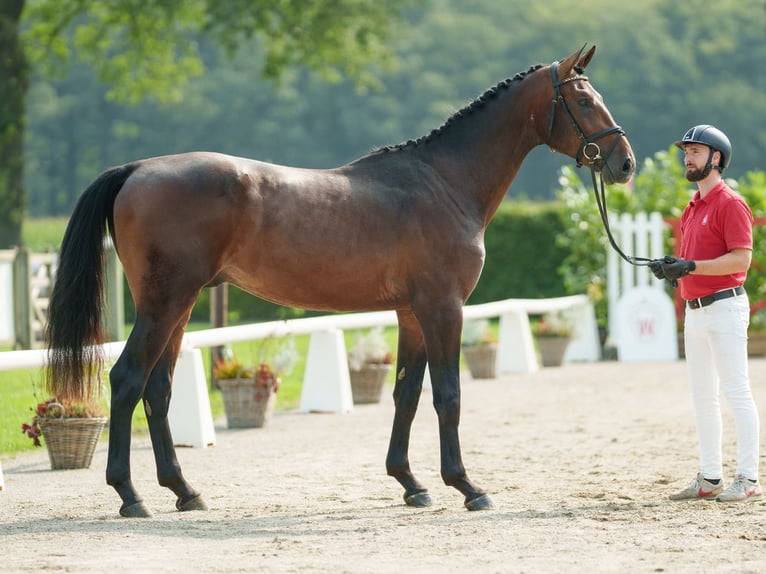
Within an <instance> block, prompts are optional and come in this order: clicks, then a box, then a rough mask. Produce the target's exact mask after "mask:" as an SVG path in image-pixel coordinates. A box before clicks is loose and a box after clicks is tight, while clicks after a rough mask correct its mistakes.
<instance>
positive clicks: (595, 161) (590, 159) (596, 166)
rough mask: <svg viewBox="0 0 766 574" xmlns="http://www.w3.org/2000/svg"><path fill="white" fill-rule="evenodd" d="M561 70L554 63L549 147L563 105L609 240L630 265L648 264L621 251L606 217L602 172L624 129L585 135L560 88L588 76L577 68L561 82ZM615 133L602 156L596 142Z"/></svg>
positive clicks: (552, 69) (581, 163)
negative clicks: (575, 136) (557, 110)
mask: <svg viewBox="0 0 766 574" xmlns="http://www.w3.org/2000/svg"><path fill="white" fill-rule="evenodd" d="M558 69H559V63H558V62H553V63H552V64H551V80H552V81H553V100H552V101H551V113H550V117H549V118H548V146H549V147H551V148H552V147H553V146H551V141H552V138H553V124H554V121H555V120H556V106H558V105H560V106H561V107H562V108H563V109H564V111H565V112H566V114H567V117H568V118H569V121H570V123H571V124H572V127H573V128H574V130H575V132H576V133H577V135H578V137H579V138H580V147H579V148H578V150H577V155H576V156H575V160H576V161H577V167H580V166H581V165H583V159H584V160H585V161H586V162H587V163H588V168H589V169H590V174H591V179H592V180H593V193H594V195H595V196H596V204H597V205H598V212H599V215H600V216H601V222H602V223H603V224H604V229H605V230H606V235H607V237H608V238H609V243H610V245H611V246H612V248H613V249H614V250H615V251H616V252H617V253H618V254H619V255H620V257H622V258H623V259H624V260H625V261H627V262H628V263H630V264H631V265H648V264H649V261H651V259H647V258H645V257H636V256H633V255H625V253H623V251H622V249H620V247H619V246H618V245H617V242H616V241H615V240H614V237H613V236H612V230H611V229H610V227H609V216H608V214H607V207H606V194H605V193H604V177H603V175H602V174H601V170H602V169H603V166H604V165H605V163H606V161H607V160H608V159H609V156H610V155H612V152H613V151H614V148H615V147H617V143H618V142H619V141H620V138H621V137H623V136H624V135H625V130H623V129H622V128H621V127H620V126H612V127H610V128H606V129H603V130H601V131H598V132H596V133H595V134H592V135H589V136H588V135H585V132H583V131H582V128H580V124H578V123H577V119H576V118H575V117H574V114H573V113H572V110H571V109H569V104H567V101H566V99H565V98H564V96H563V95H562V93H561V86H563V85H564V84H567V83H569V82H574V81H575V80H584V81H586V82H587V81H588V76H585V75H583V73H582V69H580V68H575V71H576V72H577V73H576V74H575V75H574V76H569V77H568V78H564V79H563V80H562V79H559V76H558ZM612 134H617V137H615V138H614V141H613V142H612V145H611V147H610V148H609V149H608V150H607V152H606V155H603V156H602V155H601V147H600V146H599V145H598V144H597V143H596V141H598V140H600V139H601V138H605V137H607V136H610V135H612ZM597 171H598V174H599V179H600V180H601V192H600V193H599V187H598V184H597V183H596V172H597Z"/></svg>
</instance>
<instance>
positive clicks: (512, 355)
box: [497, 310, 540, 374]
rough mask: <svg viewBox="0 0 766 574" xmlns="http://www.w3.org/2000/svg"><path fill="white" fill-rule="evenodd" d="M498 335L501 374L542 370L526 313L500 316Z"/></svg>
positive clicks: (514, 312)
mask: <svg viewBox="0 0 766 574" xmlns="http://www.w3.org/2000/svg"><path fill="white" fill-rule="evenodd" d="M498 334H499V337H498V339H499V342H498V347H497V352H498V371H499V372H500V374H505V373H514V372H515V373H534V372H536V371H537V370H538V369H539V368H540V365H539V364H538V362H537V353H536V352H535V342H534V340H533V339H532V330H531V329H530V327H529V315H527V312H526V311H521V310H519V311H511V312H509V313H504V314H503V315H500V325H499V333H498Z"/></svg>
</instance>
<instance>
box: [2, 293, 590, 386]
mask: <svg viewBox="0 0 766 574" xmlns="http://www.w3.org/2000/svg"><path fill="white" fill-rule="evenodd" d="M564 309H573V310H575V311H577V310H579V311H580V313H576V316H577V328H576V332H577V334H576V336H575V339H574V340H573V341H572V343H571V344H570V349H571V351H568V352H567V357H566V359H565V360H568V361H596V360H598V359H600V347H599V346H598V332H597V331H596V324H595V317H593V309H592V306H591V304H590V302H589V301H588V298H587V297H586V296H585V295H572V296H569V297H556V298H552V299H505V300H503V301H494V302H491V303H482V304H479V305H468V306H466V307H464V308H463V317H464V318H465V319H466V320H470V319H481V318H489V317H500V318H501V326H500V344H499V354H500V372H510V371H516V370H517V371H530V370H536V365H530V364H528V363H529V357H526V358H525V357H523V356H522V355H526V354H528V351H529V349H528V348H525V347H528V344H526V343H527V341H525V340H524V339H526V338H527V337H525V333H523V332H520V331H519V330H518V329H517V328H513V326H512V325H510V324H504V320H505V322H508V321H515V322H518V321H519V320H520V321H521V323H522V324H521V325H520V326H521V327H522V328H523V327H524V321H526V329H527V331H528V329H529V322H528V316H529V315H530V314H532V315H535V314H542V313H547V312H552V311H561V310H564ZM396 324H397V321H396V313H395V312H394V311H376V312H371V313H351V314H347V315H325V316H321V317H309V318H306V319H289V320H285V321H270V322H267V323H254V324H250V325H239V326H234V327H220V328H217V329H204V330H201V331H191V332H188V333H186V335H185V336H184V342H183V348H184V349H194V348H205V347H215V346H220V345H226V344H229V343H235V342H239V341H252V340H257V339H267V338H269V337H284V336H290V335H305V334H311V333H317V332H322V331H329V330H333V329H339V330H349V329H365V328H370V327H375V326H384V327H386V326H392V325H396ZM527 334H529V333H527ZM509 337H510V339H509ZM528 343H531V334H529V341H528ZM124 347H125V341H115V342H111V343H106V344H104V345H103V352H104V359H105V360H107V361H113V360H116V359H117V357H119V355H120V353H121V352H122V349H123V348H124ZM514 356H516V360H514ZM525 359H526V360H525ZM532 359H534V354H533V356H532ZM46 361H47V353H46V351H45V350H44V349H32V350H25V351H6V352H3V353H0V371H13V370H19V369H34V368H42V367H43V366H45V364H46ZM535 363H536V359H535ZM514 365H516V367H517V368H513V367H514ZM504 367H505V368H504Z"/></svg>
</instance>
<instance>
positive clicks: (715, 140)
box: [675, 124, 731, 173]
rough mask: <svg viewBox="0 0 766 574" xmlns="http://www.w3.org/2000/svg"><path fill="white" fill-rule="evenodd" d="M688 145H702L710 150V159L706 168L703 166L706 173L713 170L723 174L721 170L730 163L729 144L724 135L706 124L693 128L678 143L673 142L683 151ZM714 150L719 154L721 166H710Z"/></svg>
mask: <svg viewBox="0 0 766 574" xmlns="http://www.w3.org/2000/svg"><path fill="white" fill-rule="evenodd" d="M690 143H698V144H703V145H706V146H708V147H709V148H710V157H709V158H708V162H707V166H705V171H706V172H709V171H710V169H712V168H715V169H717V170H718V171H720V172H721V173H723V170H725V169H726V168H727V167H729V164H730V163H731V142H730V141H729V138H727V137H726V134H725V133H723V132H722V131H721V130H719V129H718V128H716V127H714V126H711V125H708V124H703V125H699V126H694V127H693V128H691V129H690V130H688V131H687V132H686V133H685V134H684V137H683V138H681V140H680V141H677V142H675V145H676V146H677V147H678V148H679V149H681V150H683V149H684V145H685V144H690ZM714 150H718V151H719V152H721V165H712V162H711V160H712V159H713V151H714Z"/></svg>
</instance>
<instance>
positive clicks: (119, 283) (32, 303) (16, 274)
mask: <svg viewBox="0 0 766 574" xmlns="http://www.w3.org/2000/svg"><path fill="white" fill-rule="evenodd" d="M104 246H105V254H106V257H105V263H106V268H105V272H104V275H105V278H106V310H105V317H106V329H107V332H108V333H109V335H110V337H112V338H114V339H116V338H118V337H120V336H122V335H121V333H122V326H123V323H124V322H125V320H124V312H123V279H122V266H121V264H120V262H119V259H118V258H117V253H116V251H115V249H114V247H113V245H112V242H111V240H109V239H108V238H107V240H105V242H104ZM57 261H58V256H57V255H56V254H55V253H33V252H32V251H30V250H29V249H26V248H23V247H18V248H15V249H2V250H0V343H2V344H11V345H14V347H15V348H17V349H19V348H21V349H32V348H35V347H40V346H41V345H42V332H43V329H44V326H45V323H46V321H47V319H48V297H49V295H50V291H51V287H52V283H53V277H54V276H55V272H56V265H57Z"/></svg>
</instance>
